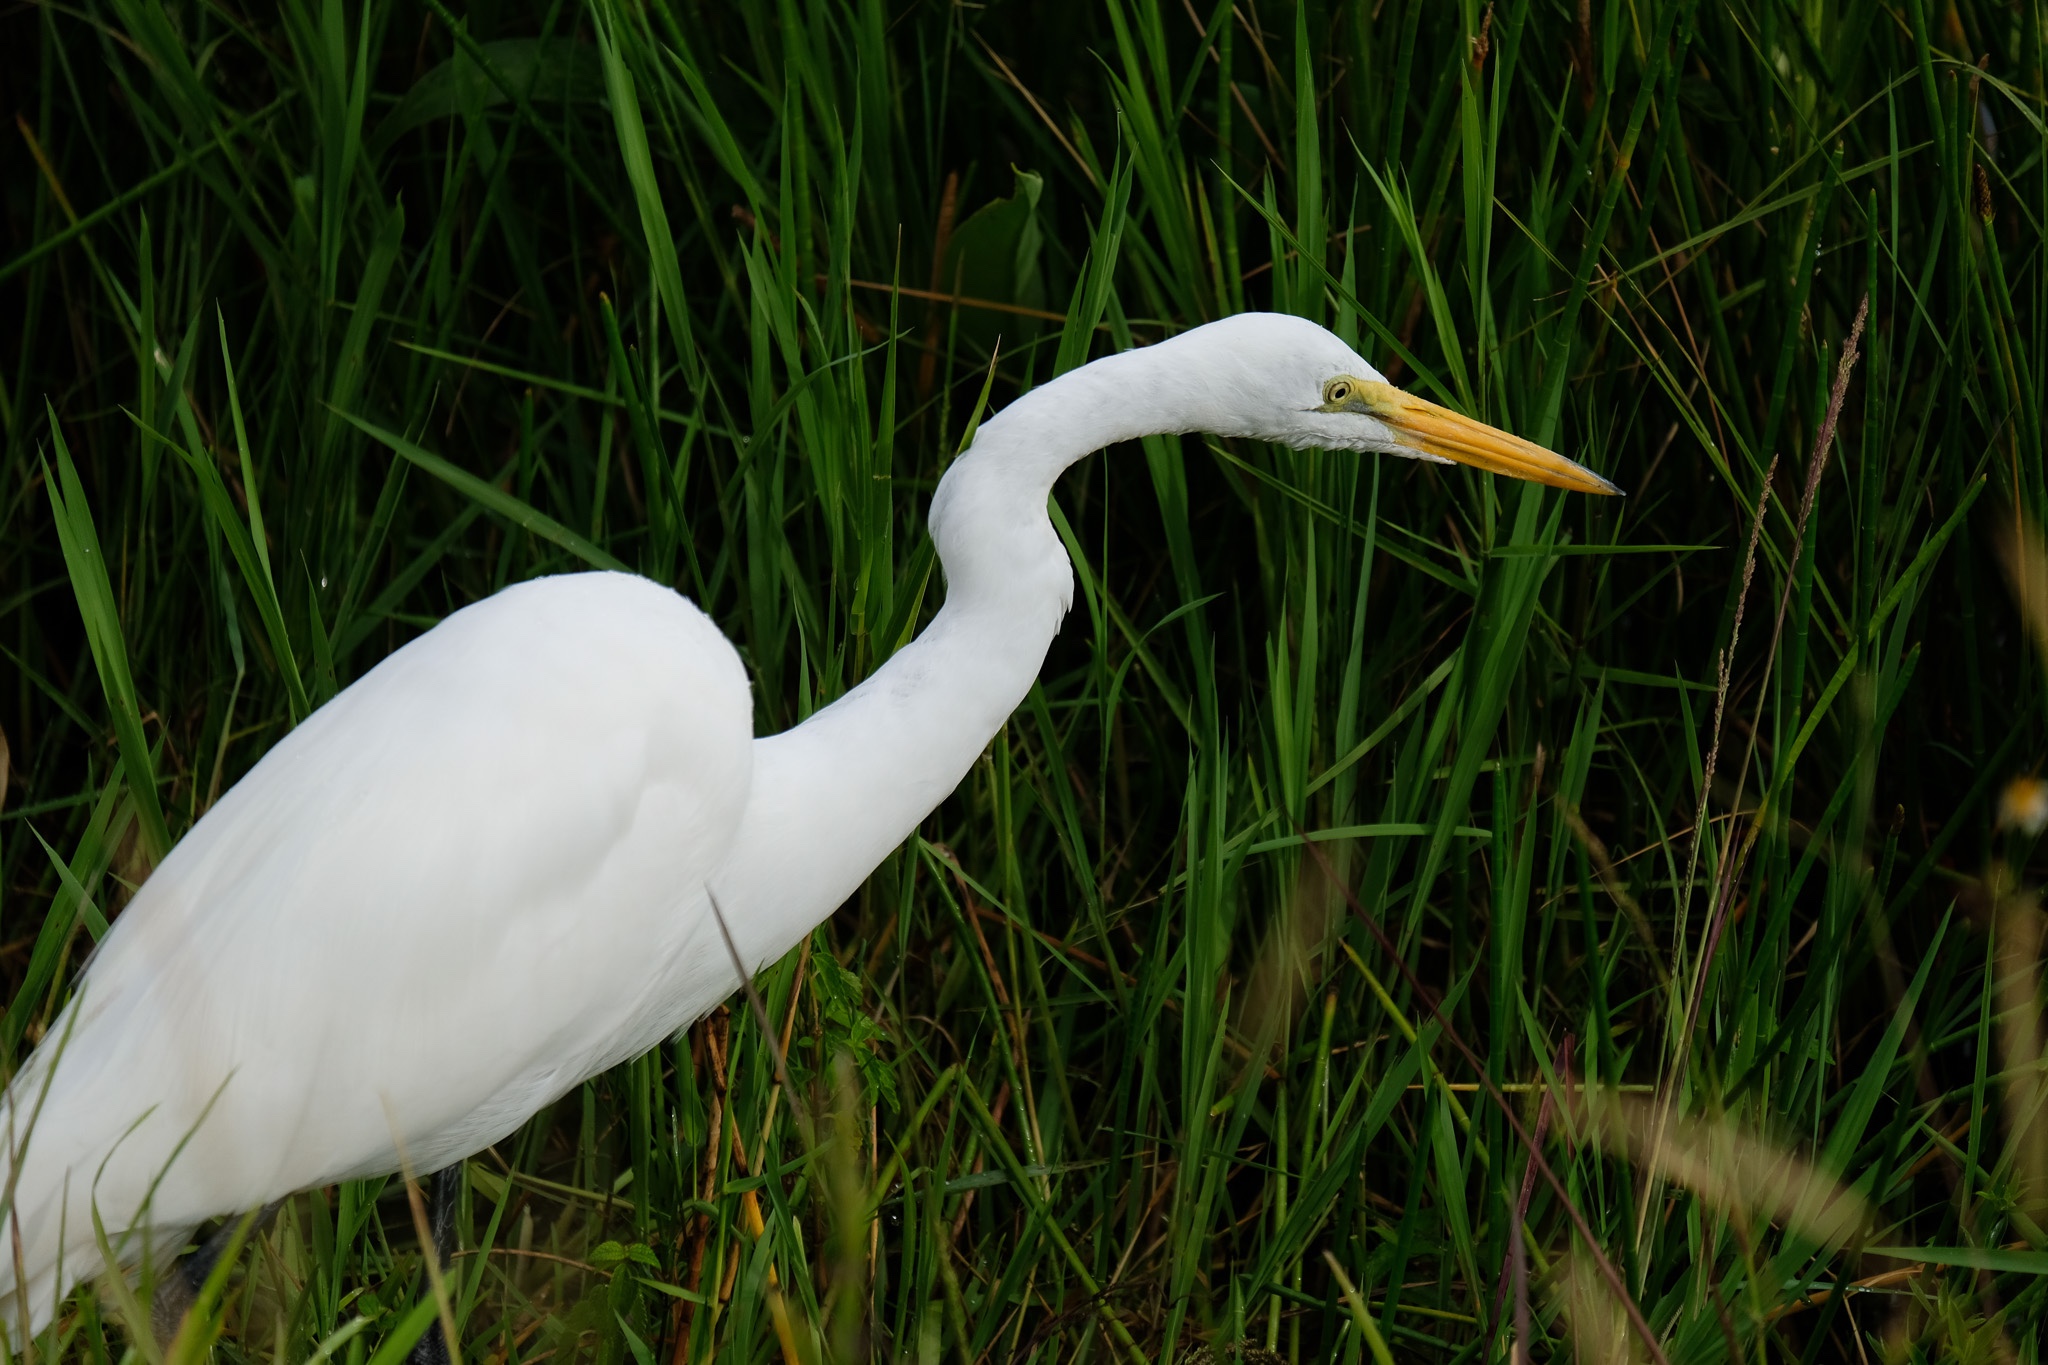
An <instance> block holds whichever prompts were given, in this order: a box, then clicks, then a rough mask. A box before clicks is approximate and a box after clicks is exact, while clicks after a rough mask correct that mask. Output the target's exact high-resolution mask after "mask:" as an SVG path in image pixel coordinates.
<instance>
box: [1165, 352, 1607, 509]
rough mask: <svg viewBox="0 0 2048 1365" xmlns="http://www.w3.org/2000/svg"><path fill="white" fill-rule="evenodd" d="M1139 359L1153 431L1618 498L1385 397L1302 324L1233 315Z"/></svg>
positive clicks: (1368, 373)
mask: <svg viewBox="0 0 2048 1365" xmlns="http://www.w3.org/2000/svg"><path fill="white" fill-rule="evenodd" d="M1147 351H1148V352H1149V356H1148V359H1149V363H1148V364H1147V365H1146V366H1145V372H1146V373H1147V374H1148V375H1149V376H1150V377H1151V378H1152V379H1153V380H1154V386H1155V388H1156V389H1157V390H1158V392H1155V393H1154V394H1153V395H1151V396H1150V401H1149V402H1145V403H1144V404H1143V406H1146V407H1148V408H1150V409H1151V410H1152V412H1153V414H1154V419H1153V426H1154V429H1161V430H1181V431H1212V432H1215V433H1217V434H1219V435H1225V436H1244V437H1250V438H1253V439H1257V440H1264V441H1275V442H1278V443H1280V444H1282V445H1288V446H1293V447H1295V448H1297V449H1309V448H1318V449H1323V450H1355V451H1375V452H1379V453H1382V454H1388V455H1401V456H1405V457H1407V458H1410V459H1418V460H1429V461H1433V462H1436V463H1440V464H1449V463H1457V464H1466V465H1471V466H1473V467H1474V468H1477V469H1484V470H1488V471H1490V472H1492V473H1495V474H1505V475H1508V476H1510V477H1512V478H1517V479H1530V480H1533V481H1535V482H1537V483H1545V484H1549V485H1551V486H1553V487H1556V488H1569V489H1574V490H1576V491H1579V492H1582V493H1619V492H1620V491H1621V490H1620V489H1619V488H1617V487H1615V486H1614V485H1613V484H1612V483H1610V482H1609V481H1608V480H1606V479H1604V478H1602V477H1600V476H1599V475H1598V474H1595V473H1594V472H1593V471H1591V470H1590V469H1587V468H1585V467H1584V466H1582V465H1579V464H1577V463H1575V462H1573V461H1571V460H1567V459H1565V458H1564V457H1563V456H1561V455H1558V454H1556V453H1554V452H1552V451H1549V450H1545V449H1544V448H1543V447H1541V446H1538V445H1535V444H1533V443H1531V442H1529V441H1525V440H1522V439H1521V438H1520V437H1517V436H1511V435H1509V434H1508V433H1507V432H1504V431H1500V430H1498V429H1497V428H1494V427H1490V426H1487V425H1486V424H1485V423H1483V422H1477V421H1474V420H1473V419H1471V418H1469V417H1466V416H1463V415H1462V414H1459V413H1456V412H1452V411H1451V410H1450V409H1449V408H1445V407H1440V406H1438V405H1437V404H1435V403H1432V402H1429V401H1428V400H1427V399H1423V398H1418V397H1416V396H1415V395H1413V394H1410V393H1407V392H1405V391H1403V390H1401V389H1398V388H1396V387H1394V386H1393V385H1392V384H1390V383H1388V382H1387V378H1386V376H1385V375H1383V374H1381V373H1380V372H1379V371H1378V370H1376V369H1374V368H1373V367H1372V365H1371V364H1369V363H1368V362H1367V361H1366V360H1365V358H1364V357H1363V356H1361V355H1359V354H1358V353H1357V352H1356V351H1354V350H1352V349H1351V348H1350V347H1349V346H1347V345H1345V344H1344V343H1343V341H1341V340H1339V339H1338V337H1337V336H1336V334H1335V333H1333V332H1331V331H1329V330H1328V329H1326V328H1323V327H1320V326H1318V325H1316V324H1315V323H1313V322H1310V321H1308V320H1307V319H1306V318H1297V317H1292V316H1289V315H1287V314H1284V313H1240V314H1238V315H1237V316H1235V317H1229V318H1224V319H1222V320H1221V321H1219V322H1212V323H1209V324H1208V325H1207V326H1203V327H1197V328H1194V329H1193V330H1191V331H1188V332H1184V333H1182V334H1181V335H1179V336H1177V337H1174V338H1172V339H1170V340H1167V341H1163V342H1160V343H1159V344H1158V345H1157V346H1153V347H1149V348H1147ZM1127 354H1134V355H1135V354H1145V353H1144V352H1130V353H1127ZM1176 379H1177V380H1178V381H1179V382H1172V381H1174V380H1176Z"/></svg>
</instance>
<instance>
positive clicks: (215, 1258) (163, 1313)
mask: <svg viewBox="0 0 2048 1365" xmlns="http://www.w3.org/2000/svg"><path fill="white" fill-rule="evenodd" d="M283 1207H284V1200H282V1199H279V1200H276V1201H275V1202H273V1203H269V1204H265V1205H264V1206H263V1208H262V1209H261V1211H259V1212H258V1213H257V1215H256V1221H255V1222H254V1223H252V1224H250V1225H249V1231H248V1233H247V1234H246V1236H245V1240H244V1243H243V1244H244V1245H247V1239H250V1238H254V1237H255V1236H256V1234H257V1233H259V1232H261V1231H263V1229H265V1228H267V1227H269V1226H270V1220H271V1219H273V1218H275V1217H277V1211H278V1210H279V1209H280V1208H283ZM241 1222H242V1220H241V1219H239V1218H237V1219H235V1220H234V1221H233V1222H231V1223H223V1224H222V1225H221V1226H220V1228H219V1229H218V1230H217V1231H215V1232H214V1234H213V1236H211V1237H209V1238H207V1239H206V1240H205V1241H204V1242H202V1243H200V1245H199V1249H198V1250H197V1251H194V1252H193V1253H192V1254H191V1255H189V1256H181V1257H179V1258H178V1259H177V1260H175V1261H173V1262H171V1263H170V1264H169V1265H168V1266H166V1267H164V1273H163V1278H161V1279H160V1280H158V1281H157V1285H156V1293H155V1294H154V1295H153V1296H152V1297H151V1299H150V1303H149V1327H150V1330H151V1331H152V1332H154V1333H156V1339H157V1341H158V1342H159V1343H161V1344H163V1345H166V1346H168V1345H169V1344H170V1342H171V1338H172V1337H175V1336H176V1335H177V1334H178V1328H179V1327H180V1326H181V1325H182V1324H183V1323H184V1321H185V1314H186V1313H187V1312H189V1311H190V1310H191V1308H192V1303H193V1301H194V1300H195V1299H197V1298H198V1297H199V1291H200V1290H201V1289H203V1288H205V1286H206V1280H207V1277H208V1276H210V1275H211V1274H213V1268H214V1267H215V1266H217V1265H219V1264H220V1258H221V1257H223V1256H225V1255H226V1254H227V1251H228V1246H229V1244H230V1243H232V1242H233V1241H234V1240H235V1233H236V1231H237V1230H238V1229H239V1228H240V1227H241Z"/></svg>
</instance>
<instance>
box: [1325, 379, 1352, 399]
mask: <svg viewBox="0 0 2048 1365" xmlns="http://www.w3.org/2000/svg"><path fill="white" fill-rule="evenodd" d="M1349 397H1351V381H1350V380H1348V379H1341V378H1340V379H1332V380H1331V381H1330V382H1329V383H1327V384H1325V385H1323V402H1325V403H1341V402H1343V401H1344V400H1345V399H1347V398H1349Z"/></svg>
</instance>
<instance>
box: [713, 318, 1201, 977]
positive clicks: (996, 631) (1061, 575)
mask: <svg viewBox="0 0 2048 1365" xmlns="http://www.w3.org/2000/svg"><path fill="white" fill-rule="evenodd" d="M1159 368H1160V366H1159V365H1158V363H1157V362H1155V361H1154V360H1153V359H1152V352H1151V351H1149V350H1148V351H1127V352H1125V353H1123V354H1121V355H1117V356H1112V357H1109V358H1107V359H1105V360H1099V361H1097V362H1095V363H1094V364H1092V365H1088V366H1086V367H1084V368H1082V369H1079V370H1075V371H1073V372H1071V373H1069V374H1067V375H1065V376H1063V377H1061V378H1060V379H1057V380H1055V381H1053V382H1051V383H1049V384H1044V385H1041V386H1040V387H1038V388H1036V389H1033V390H1032V391H1031V392H1030V393H1028V394H1026V395H1024V396H1023V397H1022V398H1019V399H1018V400H1017V401H1016V402H1014V403H1012V404H1011V405H1010V406H1009V407H1008V408H1006V409H1005V410H1004V411H1003V412H1001V413H1000V414H998V415H997V416H995V417H993V418H991V419H989V421H987V422H986V423H984V424H983V425H982V427H981V429H980V431H979V432H978V433H977V435H976V437H975V440H974V444H973V446H972V447H971V448H970V449H969V450H968V451H967V453H966V454H965V455H963V456H962V457H961V458H960V459H959V460H957V461H955V462H954V464H953V467H952V468H951V469H949V470H948V471H947V472H946V476H945V477H944V478H943V479H941V480H940V481H939V487H938V491H937V492H936V493H935V494H934V495H933V497H932V510H931V527H932V536H933V539H934V540H935V541H936V542H937V546H938V552H939V562H940V563H941V564H942V565H943V566H944V568H945V572H946V584H947V591H946V600H945V604H944V605H943V606H942V607H941V608H940V609H939V613H938V615H937V616H936V617H935V618H934V619H933V621H932V623H931V625H930V626H928V627H926V629H925V630H924V632H923V633H922V634H920V635H919V636H918V637H917V638H916V639H915V640H913V641H911V642H910V644H908V645H906V646H905V647H904V648H902V649H901V650H899V651H897V653H896V654H895V656H894V657H892V658H891V659H890V660H889V661H888V662H887V663H885V664H883V665H882V667H881V668H879V669H877V670H876V671H875V672H874V674H873V675H871V676H870V677H869V678H868V679H867V680H866V681H864V682H862V683H861V684H860V685H859V686H858V687H855V688H854V689H853V690H852V691H850V692H848V693H847V694H846V695H845V696H843V697H841V698H840V699H839V700H837V701H835V702H833V703H832V704H831V705H830V706H827V707H825V708H824V709H823V710H821V711H819V712H818V713H817V714H816V715H813V716H812V717H811V718H810V719H809V720H806V721H805V722H804V723H803V724H801V725H798V726H796V727H795V728H794V729H791V730H786V731H784V732H783V733H781V734H779V735H771V736H768V737H766V738H763V739H758V740H756V741H755V742H754V775H753V786H752V789H751V793H750V795H749V797H748V801H747V810H746V814H745V815H744V816H743V817H742V819H741V824H740V831H739V834H738V835H737V837H736V839H735V843H734V847H733V852H732V854H731V856H730V857H729V858H728V859H727V862H726V864H725V866H724V868H723V869H722V870H721V872H720V873H719V875H718V876H717V877H716V878H715V879H714V882H713V885H714V889H715V890H716V892H717V894H718V897H719V903H720V906H721V907H722V908H723V910H724V911H725V914H726V918H727V921H728V922H729V923H730V925H731V928H732V932H733V935H734V938H735V940H736V943H737V945H738V947H739V949H740V952H741V956H742V959H743V960H744V961H745V963H746V965H747V967H748V968H749V969H750V970H753V969H758V968H759V967H760V966H762V965H764V964H765V963H767V962H771V961H773V960H774V959H776V958H778V957H780V956H781V955H782V954H783V953H785V952H787V951H788V950H789V949H790V947H791V946H792V945H794V944H795V943H796V942H797V941H798V940H799V939H800V938H802V937H803V936H804V935H805V934H807V933H809V932H810V931H811V929H812V928H814V927H815V926H816V925H818V924H819V923H820V922H821V921H823V920H824V919H825V918H826V917H827V916H828V915H830V914H831V913H832V911H833V910H835V909H836V908H838V906H839V905H840V904H841V903H842V902H844V901H845V899H846V898H847V897H848V896H850V895H852V894H853V892H854V891H855V890H856V889H858V888H859V886H860V884H861V882H862V881H864V880H865V879H866V878H867V875H868V874H869V873H870V872H871V871H873V870H874V869H875V867H876V866H877V865H879V864H880V863H881V861H882V860H883V859H884V858H886V857H887V856H888V855H889V852H890V850H891V849H893V848H895V847H896V846H897V845H898V844H900V843H902V842H903V840H904V838H906V837H907V836H908V835H909V834H910V832H911V831H912V830H914V829H916V828H917V825H918V823H919V822H920V821H921V820H923V819H924V817H925V816H926V815H928V814H930V813H931V811H932V810H933V809H934V808H935V807H936V806H937V805H938V804H939V803H940V802H941V801H943V800H945V799H946V797H947V796H949V795H950V794H951V793H952V791H953V789H954V788H955V787H957V786H958V785H959V784H960V781H961V779H962V778H964V777H965V776H966V775H967V772H968V769H969V768H971V767H972V766H973V765H974V761H975V760H976V759H977V758H978V757H979V756H980V755H981V753H982V750H983V749H985V748H986V747H987V745H988V742H989V740H990V739H991V738H993V737H994V735H995V733H996V731H997V730H999V729H1001V728H1002V726H1003V723H1004V722H1005V721H1006V720H1008V719H1009V717H1010V713H1011V712H1012V711H1014V710H1015V709H1016V708H1017V706H1018V704H1019V703H1020V702H1022V701H1023V700H1024V697H1025V695H1026V694H1027V693H1028V692H1029V691H1030V689H1031V684H1032V683H1033V682H1034V681H1035V680H1036V679H1037V677H1038V671H1039V668H1040V666H1041V665H1043V664H1044V662H1045V654H1046V650H1047V649H1048V648H1049V647H1050V646H1051V644H1052V639H1053V636H1054V635H1055V634H1056V633H1057V632H1058V630H1059V626H1060V621H1061V618H1062V617H1064V616H1065V615H1066V612H1067V608H1068V607H1069V606H1070V605H1071V604H1072V601H1073V592H1074V579H1073V566H1072V565H1071V564H1070V563H1069V562H1068V560H1067V556H1066V551H1065V549H1064V548H1063V547H1062V546H1061V545H1060V542H1059V537H1058V536H1057V535H1056V534H1055V533H1054V531H1053V528H1052V523H1051V521H1050V519H1049V518H1048V517H1047V515H1046V500H1047V499H1048V498H1049V497H1050V496H1051V493H1052V486H1053V482H1054V480H1056V479H1057V478H1058V477H1059V475H1060V473H1061V471H1063V470H1065V469H1066V468H1067V466H1068V465H1070V464H1072V463H1074V462H1075V461H1076V460H1079V459H1080V458H1081V457H1083V456H1084V455H1087V454H1088V453H1089V452H1090V451H1093V450H1097V449H1100V448H1101V447H1103V446H1105V445H1108V444H1111V443H1112V442H1115V441H1119V440H1126V439H1130V438H1132V437H1134V436H1138V435H1144V434H1150V433H1152V432H1157V431H1159V430H1161V429H1162V428H1161V427H1160V426H1158V425H1154V424H1151V423H1149V422H1148V419H1147V414H1146V412H1145V411H1144V410H1145V409H1150V410H1151V411H1152V412H1154V413H1156V412H1158V411H1159V410H1160V406H1159V405H1156V404H1151V403H1145V402H1134V401H1133V395H1134V394H1142V393H1144V392H1145V391H1146V388H1147V385H1146V380H1147V379H1148V378H1149V377H1150V375H1151V372H1152V371H1155V370H1157V369H1159Z"/></svg>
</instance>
